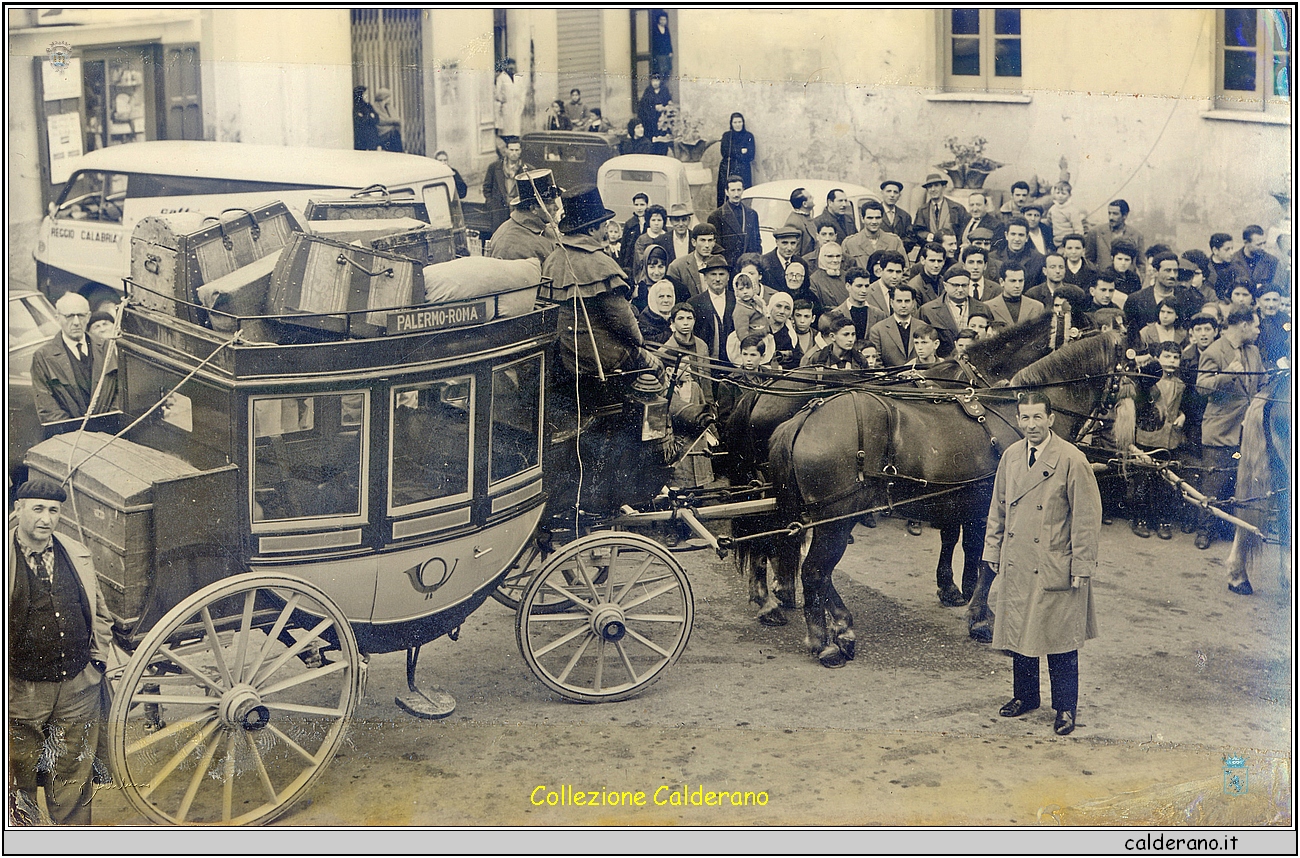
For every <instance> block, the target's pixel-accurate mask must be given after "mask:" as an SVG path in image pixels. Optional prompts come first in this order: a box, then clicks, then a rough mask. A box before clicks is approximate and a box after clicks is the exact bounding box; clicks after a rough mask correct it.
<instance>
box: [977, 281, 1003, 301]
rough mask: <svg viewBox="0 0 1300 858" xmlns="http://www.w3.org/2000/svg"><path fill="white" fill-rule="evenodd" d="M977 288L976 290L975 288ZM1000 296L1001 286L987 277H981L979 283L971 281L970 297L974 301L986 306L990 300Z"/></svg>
mask: <svg viewBox="0 0 1300 858" xmlns="http://www.w3.org/2000/svg"><path fill="white" fill-rule="evenodd" d="M977 287H978V288H977ZM977 292H978V293H979V294H976V293H977ZM1001 294H1002V284H1001V283H999V282H998V281H996V280H991V279H989V278H988V277H981V278H980V280H979V282H978V283H976V282H975V281H971V290H970V296H971V297H972V298H974V299H975V300H976V301H979V302H981V303H984V304H987V303H988V302H989V301H990V300H991V299H993V298H996V297H998V296H999V295H1001Z"/></svg>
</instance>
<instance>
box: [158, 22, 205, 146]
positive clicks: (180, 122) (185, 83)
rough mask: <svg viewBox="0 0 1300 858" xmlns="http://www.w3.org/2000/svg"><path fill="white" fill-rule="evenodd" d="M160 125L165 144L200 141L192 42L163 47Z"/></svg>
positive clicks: (196, 62) (200, 108)
mask: <svg viewBox="0 0 1300 858" xmlns="http://www.w3.org/2000/svg"><path fill="white" fill-rule="evenodd" d="M162 101H163V109H164V113H163V121H162V122H161V123H160V125H161V126H162V129H163V136H164V137H165V138H166V139H167V140H202V139H203V106H202V103H201V99H200V95H199V46H198V43H195V42H191V43H186V44H179V45H165V46H164V47H163V99H162Z"/></svg>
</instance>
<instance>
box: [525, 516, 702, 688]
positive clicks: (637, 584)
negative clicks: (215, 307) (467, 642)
mask: <svg viewBox="0 0 1300 858" xmlns="http://www.w3.org/2000/svg"><path fill="white" fill-rule="evenodd" d="M557 605H558V606H559V607H560V609H558V610H557ZM694 622H695V600H694V597H693V595H692V594H691V585H690V581H689V580H687V577H686V572H685V571H684V570H683V569H682V567H681V564H680V563H678V562H677V560H676V559H675V558H674V557H673V556H672V554H670V553H669V552H668V551H667V549H665V548H664V547H663V546H662V545H660V544H659V543H657V542H654V541H653V540H650V539H647V538H646V537H644V536H640V535H638V534H632V533H615V532H602V533H593V534H590V535H589V536H585V537H583V538H581V539H578V540H576V541H574V542H571V543H569V544H568V545H565V546H564V547H562V548H560V549H558V550H557V551H556V552H555V553H554V554H553V555H551V557H550V559H548V560H547V561H546V563H545V564H544V565H543V566H542V569H541V570H540V571H539V572H538V573H537V574H536V575H535V576H533V578H532V580H531V581H530V582H529V585H528V587H527V589H526V590H525V591H524V595H523V599H522V600H521V604H520V608H519V614H518V617H517V622H516V627H515V631H516V636H517V637H518V640H519V650H520V652H521V653H522V654H523V656H524V660H525V661H526V662H528V667H529V668H530V669H531V670H532V671H533V673H534V674H535V675H536V676H537V678H538V679H540V680H541V681H542V683H543V684H545V685H546V686H547V687H548V688H550V689H551V690H553V691H555V692H556V693H558V694H560V695H561V696H562V697H565V698H567V699H569V700H573V701H577V702H581V703H602V702H613V701H617V700H626V699H627V698H629V697H632V696H634V695H636V694H639V693H640V692H641V691H642V690H644V689H645V688H647V687H648V686H649V685H650V684H651V683H653V682H654V681H655V680H657V679H658V678H659V677H660V676H662V675H663V674H664V672H665V671H667V669H668V668H669V667H671V666H672V665H673V664H674V663H675V662H676V661H677V659H678V658H680V657H681V654H682V652H683V651H684V650H685V649H686V644H687V641H689V640H690V636H691V628H692V626H693V625H694Z"/></svg>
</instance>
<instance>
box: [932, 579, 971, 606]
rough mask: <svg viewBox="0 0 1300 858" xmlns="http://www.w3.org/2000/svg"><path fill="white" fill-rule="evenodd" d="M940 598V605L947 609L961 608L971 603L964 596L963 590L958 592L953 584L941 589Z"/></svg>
mask: <svg viewBox="0 0 1300 858" xmlns="http://www.w3.org/2000/svg"><path fill="white" fill-rule="evenodd" d="M938 596H939V604H940V605H943V606H944V607H945V608H960V607H963V606H965V604H966V603H967V602H968V601H970V600H969V599H966V598H965V597H964V596H962V594H961V590H958V589H957V588H956V587H955V586H953V585H952V584H949V585H948V586H946V587H940V588H939V592H938Z"/></svg>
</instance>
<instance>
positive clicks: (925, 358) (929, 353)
mask: <svg viewBox="0 0 1300 858" xmlns="http://www.w3.org/2000/svg"><path fill="white" fill-rule="evenodd" d="M912 341H913V342H915V343H916V366H917V367H918V368H920V367H923V366H932V365H934V364H936V363H938V362H939V332H938V331H936V330H935V329H934V328H932V327H931V326H929V325H927V324H925V323H924V322H916V323H915V325H914V326H913V327H912Z"/></svg>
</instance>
